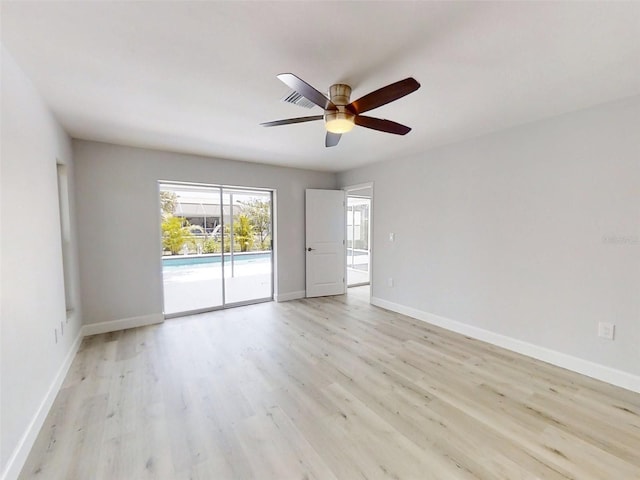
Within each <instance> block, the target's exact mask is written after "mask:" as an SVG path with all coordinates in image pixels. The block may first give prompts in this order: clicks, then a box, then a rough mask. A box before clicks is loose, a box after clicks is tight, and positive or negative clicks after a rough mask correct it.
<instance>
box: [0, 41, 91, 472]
mask: <svg viewBox="0 0 640 480" xmlns="http://www.w3.org/2000/svg"><path fill="white" fill-rule="evenodd" d="M1 159H2V164H1V170H0V174H1V198H2V202H1V203H2V206H1V219H2V234H1V242H2V243H1V249H0V251H1V252H2V253H1V254H2V259H1V273H2V277H1V278H2V286H1V302H0V314H1V316H2V327H1V333H2V340H1V345H2V353H1V358H2V364H1V372H0V373H1V375H0V377H1V386H2V389H1V390H2V393H1V409H0V411H1V414H2V415H1V416H2V419H1V426H2V428H1V430H2V437H1V447H2V448H1V449H2V452H1V454H0V458H1V461H2V475H3V477H2V478H14V477H16V476H17V474H18V472H19V469H20V468H21V466H22V464H23V462H24V460H25V458H26V454H27V453H28V451H29V449H30V448H31V444H32V442H33V440H34V439H35V435H36V434H37V433H38V430H39V428H40V425H41V423H42V421H43V420H44V417H45V416H46V413H47V411H48V409H49V406H50V403H51V402H52V401H53V398H54V397H55V394H56V393H57V390H58V387H59V384H60V381H61V380H62V378H63V377H64V374H65V373H66V368H67V367H68V364H69V361H70V359H71V358H72V356H73V355H74V354H75V347H77V343H75V342H76V341H77V340H79V338H80V337H79V333H80V326H81V319H80V311H79V304H78V303H77V292H76V290H75V285H77V274H75V273H74V272H76V271H77V270H76V263H75V257H74V256H73V253H72V259H71V260H72V261H71V267H72V268H71V271H72V275H71V277H72V279H75V280H76V283H75V285H73V286H72V287H73V288H74V289H72V294H71V297H72V299H74V304H75V305H74V307H75V310H74V313H73V314H72V315H71V316H70V318H69V320H68V321H67V315H66V311H65V310H66V308H65V294H64V279H63V269H62V255H61V251H62V250H61V234H60V223H59V209H58V190H57V173H56V161H60V162H63V163H66V164H67V165H68V168H69V170H70V173H71V175H72V174H73V170H72V168H73V163H72V157H71V144H70V140H69V138H68V137H67V135H66V134H65V133H64V132H63V130H62V129H61V128H60V126H59V125H58V123H57V122H56V120H55V119H54V118H53V116H52V115H51V114H50V112H49V111H48V109H47V108H46V106H45V105H44V103H43V102H42V100H41V99H40V97H39V95H38V93H37V92H36V90H35V89H34V87H33V86H32V84H31V83H30V81H29V80H28V78H27V77H25V75H24V74H23V72H22V71H21V70H20V68H19V67H18V66H17V65H16V63H15V62H14V60H13V59H12V58H11V56H10V55H9V54H8V52H7V51H6V50H5V49H4V47H2V148H1ZM71 195H73V189H71ZM72 208H73V198H72ZM71 213H72V216H73V212H71ZM73 232H74V227H73V225H72V250H73V247H74V244H73V243H74V242H73V238H74V237H73ZM61 322H62V323H64V335H61V326H60V324H61ZM54 329H57V330H58V343H57V344H56V343H55V337H54Z"/></svg>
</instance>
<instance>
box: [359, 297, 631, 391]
mask: <svg viewBox="0 0 640 480" xmlns="http://www.w3.org/2000/svg"><path fill="white" fill-rule="evenodd" d="M371 304H372V305H376V306H378V307H382V308H385V309H387V310H391V311H392V312H397V313H401V314H402V315H406V316H408V317H411V318H415V319H417V320H422V321H424V322H427V323H430V324H432V325H436V326H438V327H442V328H445V329H447V330H451V331H453V332H457V333H461V334H462V335H466V336H468V337H471V338H475V339H477V340H482V341H483V342H487V343H490V344H492V345H496V346H498V347H502V348H506V349H507V350H511V351H513V352H517V353H521V354H523V355H526V356H528V357H532V358H535V359H538V360H542V361H543V362H547V363H550V364H552V365H556V366H558V367H562V368H566V369H567V370H571V371H573V372H577V373H580V374H582V375H586V376H588V377H591V378H595V379H597V380H602V381H603V382H607V383H610V384H612V385H616V386H618V387H622V388H626V389H627V390H631V391H633V392H638V393H640V377H638V376H636V375H632V374H631V373H627V372H623V371H621V370H616V369H615V368H611V367H606V366H604V365H600V364H598V363H594V362H591V361H589V360H584V359H582V358H577V357H574V356H572V355H568V354H566V353H561V352H558V351H555V350H551V349H548V348H545V347H541V346H538V345H534V344H533V343H528V342H524V341H522V340H517V339H515V338H511V337H507V336H506V335H501V334H499V333H495V332H491V331H489V330H485V329H483V328H478V327H474V326H472V325H468V324H466V323H462V322H458V321H456V320H451V319H449V318H445V317H441V316H439V315H434V314H432V313H428V312H424V311H422V310H418V309H415V308H411V307H407V306H405V305H401V304H398V303H394V302H389V301H387V300H383V299H381V298H377V297H371Z"/></svg>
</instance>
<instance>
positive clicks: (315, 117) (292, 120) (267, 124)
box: [260, 115, 324, 127]
mask: <svg viewBox="0 0 640 480" xmlns="http://www.w3.org/2000/svg"><path fill="white" fill-rule="evenodd" d="M323 118H324V116H323V115H313V116H312V117H298V118H287V119H285V120H275V121H273V122H264V123H261V124H260V125H262V126H263V127H277V126H279V125H290V124H292V123H302V122H313V121H314V120H322V119H323Z"/></svg>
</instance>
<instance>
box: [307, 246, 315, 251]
mask: <svg viewBox="0 0 640 480" xmlns="http://www.w3.org/2000/svg"><path fill="white" fill-rule="evenodd" d="M311 250H315V248H311V247H309V248H307V252H310V251H311Z"/></svg>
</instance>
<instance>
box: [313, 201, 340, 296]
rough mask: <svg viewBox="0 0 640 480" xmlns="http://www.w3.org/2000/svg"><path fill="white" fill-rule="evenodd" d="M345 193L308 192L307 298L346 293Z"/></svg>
mask: <svg viewBox="0 0 640 480" xmlns="http://www.w3.org/2000/svg"><path fill="white" fill-rule="evenodd" d="M344 202H345V192H344V191H343V190H313V189H308V190H307V191H306V203H305V212H306V244H307V245H306V257H307V262H306V265H307V297H322V296H325V295H340V294H343V293H345V278H344V277H345V263H344V262H345V245H344V240H345V218H344V213H345V203H344Z"/></svg>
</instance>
